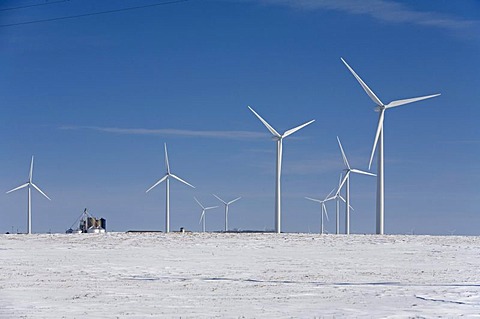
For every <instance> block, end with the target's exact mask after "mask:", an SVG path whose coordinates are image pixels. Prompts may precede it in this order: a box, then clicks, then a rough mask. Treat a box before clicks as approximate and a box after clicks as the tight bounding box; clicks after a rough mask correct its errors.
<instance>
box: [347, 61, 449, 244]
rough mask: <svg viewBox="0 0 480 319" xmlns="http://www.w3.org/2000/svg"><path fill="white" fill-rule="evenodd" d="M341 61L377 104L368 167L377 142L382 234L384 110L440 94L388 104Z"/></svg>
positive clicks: (380, 228) (378, 229)
mask: <svg viewBox="0 0 480 319" xmlns="http://www.w3.org/2000/svg"><path fill="white" fill-rule="evenodd" d="M340 59H341V60H342V62H343V63H344V64H345V65H346V66H347V68H348V69H349V70H350V72H351V73H352V74H353V76H354V77H355V79H357V81H358V83H360V85H361V86H362V88H363V90H364V91H365V92H366V93H367V94H368V96H369V97H370V99H371V100H372V101H373V102H374V103H375V104H376V105H377V107H376V108H375V111H377V112H379V116H378V125H377V132H376V133H375V140H374V142H373V148H372V153H371V155H370V162H369V163H368V169H370V167H371V166H372V160H373V155H374V154H375V148H376V147H377V144H378V153H379V154H378V164H377V173H378V176H377V218H376V233H377V234H380V235H383V234H384V229H385V227H384V226H385V184H384V182H385V180H384V167H385V166H384V154H383V151H384V150H383V120H384V117H385V110H387V109H390V108H392V107H397V106H400V105H404V104H409V103H413V102H417V101H421V100H426V99H430V98H433V97H436V96H439V95H440V94H433V95H426V96H421V97H414V98H410V99H404V100H396V101H392V102H390V103H388V104H384V103H383V102H382V101H380V99H379V98H378V97H377V96H376V95H375V93H373V91H372V90H371V89H370V88H369V87H368V86H367V84H365V82H363V80H362V79H361V78H360V77H359V76H358V75H357V73H355V71H354V70H353V69H352V68H351V67H350V66H349V65H348V64H347V62H345V60H344V59H343V58H340Z"/></svg>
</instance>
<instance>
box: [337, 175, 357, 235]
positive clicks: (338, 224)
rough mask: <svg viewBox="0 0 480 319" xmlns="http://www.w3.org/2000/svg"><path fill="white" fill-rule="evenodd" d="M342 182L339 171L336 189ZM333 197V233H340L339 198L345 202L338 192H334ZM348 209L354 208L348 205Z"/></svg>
mask: <svg viewBox="0 0 480 319" xmlns="http://www.w3.org/2000/svg"><path fill="white" fill-rule="evenodd" d="M341 184H342V173H340V178H339V179H338V188H337V190H339V189H340V186H341ZM333 199H335V208H336V210H335V234H337V235H338V234H340V200H342V201H343V202H344V203H347V201H346V200H345V198H343V197H342V195H340V192H336V193H335V194H334V195H333ZM350 209H351V210H354V209H353V207H352V206H351V205H350Z"/></svg>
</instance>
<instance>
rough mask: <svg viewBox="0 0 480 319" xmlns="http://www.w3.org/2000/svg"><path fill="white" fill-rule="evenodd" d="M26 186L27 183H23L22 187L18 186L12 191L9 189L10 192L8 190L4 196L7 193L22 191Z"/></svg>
mask: <svg viewBox="0 0 480 319" xmlns="http://www.w3.org/2000/svg"><path fill="white" fill-rule="evenodd" d="M28 184H29V183H25V184H23V185H20V186H18V187H15V188H14V189H11V190H9V191H8V192H6V193H5V194H8V193H11V192H14V191H17V190H19V189H22V188H24V187H27V186H28Z"/></svg>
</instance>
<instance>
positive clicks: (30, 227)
mask: <svg viewBox="0 0 480 319" xmlns="http://www.w3.org/2000/svg"><path fill="white" fill-rule="evenodd" d="M24 187H27V188H28V221H27V229H28V234H31V233H32V187H33V188H35V189H36V190H37V191H38V192H39V193H40V194H42V195H43V196H45V197H46V198H47V199H48V200H51V199H50V197H48V196H47V195H46V194H45V193H44V192H43V191H42V190H41V189H40V188H39V187H38V186H37V185H35V184H34V183H33V156H32V161H31V162H30V174H29V175H28V182H26V183H25V184H23V185H20V186H18V187H16V188H14V189H12V190H9V191H8V192H7V194H8V193H11V192H14V191H16V190H19V189H22V188H24Z"/></svg>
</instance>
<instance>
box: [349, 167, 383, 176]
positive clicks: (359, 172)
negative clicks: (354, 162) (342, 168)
mask: <svg viewBox="0 0 480 319" xmlns="http://www.w3.org/2000/svg"><path fill="white" fill-rule="evenodd" d="M351 171H352V173H357V174H363V175H369V176H377V174H374V173H370V172H366V171H362V170H359V169H356V168H353V169H352V170H351Z"/></svg>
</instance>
